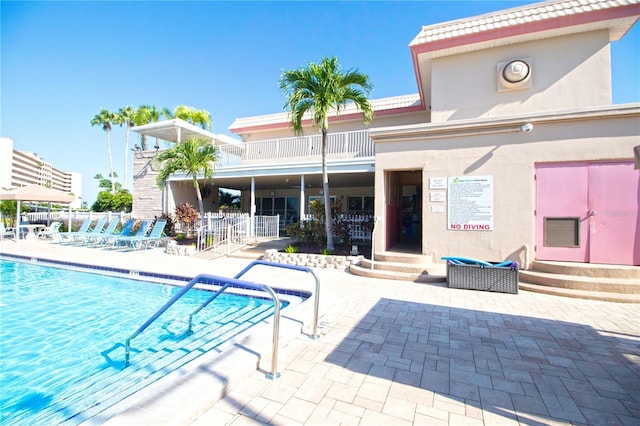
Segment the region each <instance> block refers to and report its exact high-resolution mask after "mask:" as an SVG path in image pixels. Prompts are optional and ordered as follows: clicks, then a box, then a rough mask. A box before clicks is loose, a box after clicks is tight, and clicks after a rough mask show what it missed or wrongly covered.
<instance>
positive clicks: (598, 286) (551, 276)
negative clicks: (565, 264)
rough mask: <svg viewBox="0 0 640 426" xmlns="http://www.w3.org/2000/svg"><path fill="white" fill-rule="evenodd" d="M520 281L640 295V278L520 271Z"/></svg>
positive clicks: (548, 285)
mask: <svg viewBox="0 0 640 426" xmlns="http://www.w3.org/2000/svg"><path fill="white" fill-rule="evenodd" d="M520 282H523V283H530V284H536V285H541V286H547V287H557V288H566V289H573V290H584V291H596V292H605V293H622V294H636V295H640V280H632V279H628V278H604V277H599V276H595V277H594V276H579V275H568V274H558V273H548V272H538V271H536V270H531V271H520Z"/></svg>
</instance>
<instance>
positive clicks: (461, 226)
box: [447, 176, 493, 231]
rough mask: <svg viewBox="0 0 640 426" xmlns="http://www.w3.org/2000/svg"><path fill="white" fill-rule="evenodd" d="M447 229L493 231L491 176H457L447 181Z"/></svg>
mask: <svg viewBox="0 0 640 426" xmlns="http://www.w3.org/2000/svg"><path fill="white" fill-rule="evenodd" d="M448 183H449V185H448V191H449V192H448V202H449V203H448V217H447V229H449V230H452V231H491V230H493V176H458V177H450V178H449V181H448Z"/></svg>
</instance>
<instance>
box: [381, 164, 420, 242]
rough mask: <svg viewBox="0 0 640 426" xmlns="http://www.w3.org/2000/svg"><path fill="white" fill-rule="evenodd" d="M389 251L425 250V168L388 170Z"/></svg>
mask: <svg viewBox="0 0 640 426" xmlns="http://www.w3.org/2000/svg"><path fill="white" fill-rule="evenodd" d="M387 184H388V185H387V188H388V191H387V199H386V206H385V212H386V224H385V225H386V226H385V229H386V246H387V250H391V251H399V252H407V253H422V170H404V171H395V172H388V174H387Z"/></svg>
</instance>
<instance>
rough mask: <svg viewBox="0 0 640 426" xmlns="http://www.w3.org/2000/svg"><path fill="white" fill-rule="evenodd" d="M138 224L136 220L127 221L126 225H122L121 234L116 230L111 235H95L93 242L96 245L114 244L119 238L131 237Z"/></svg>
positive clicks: (92, 238) (105, 233)
mask: <svg viewBox="0 0 640 426" xmlns="http://www.w3.org/2000/svg"><path fill="white" fill-rule="evenodd" d="M136 222H137V221H136V220H135V219H127V221H126V222H125V223H124V225H122V230H120V232H117V231H115V230H114V231H113V232H111V233H107V232H104V233H102V234H100V235H93V236H92V237H91V242H92V243H94V244H95V245H106V244H107V243H111V244H112V243H113V241H114V240H115V239H116V238H118V237H125V236H130V235H131V231H132V230H133V226H134V225H135V224H136Z"/></svg>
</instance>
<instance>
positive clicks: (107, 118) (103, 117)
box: [91, 108, 116, 194]
mask: <svg viewBox="0 0 640 426" xmlns="http://www.w3.org/2000/svg"><path fill="white" fill-rule="evenodd" d="M114 120H116V115H115V114H114V113H113V112H111V111H109V110H108V109H105V108H102V110H101V111H100V112H99V113H98V114H96V115H95V116H94V117H93V119H92V120H91V125H92V126H101V127H102V130H104V131H105V132H106V133H107V152H108V153H109V167H110V168H111V193H112V194H115V193H116V185H115V180H114V173H113V158H112V156H111V137H110V134H111V124H112V123H113V122H114Z"/></svg>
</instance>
